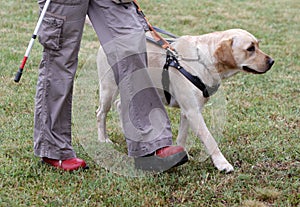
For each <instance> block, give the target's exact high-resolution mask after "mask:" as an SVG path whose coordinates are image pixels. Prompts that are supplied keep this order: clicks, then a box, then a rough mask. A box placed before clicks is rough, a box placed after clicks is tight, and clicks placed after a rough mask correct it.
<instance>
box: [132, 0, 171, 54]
mask: <svg viewBox="0 0 300 207" xmlns="http://www.w3.org/2000/svg"><path fill="white" fill-rule="evenodd" d="M133 3H134V5H135V6H136V8H137V11H138V13H140V14H141V15H142V16H143V18H144V19H145V21H146V23H147V26H148V27H149V30H150V33H151V35H152V37H153V39H154V40H155V41H156V43H157V44H158V45H160V46H161V47H162V48H163V49H165V50H167V51H169V52H171V53H173V54H174V55H175V56H177V52H176V51H175V49H174V48H173V47H172V46H171V45H170V43H169V42H168V41H167V40H165V39H164V38H163V37H162V36H161V35H160V34H159V33H158V32H157V31H156V30H155V28H154V27H153V26H152V25H151V24H150V22H149V21H148V19H147V17H146V15H145V14H144V12H143V11H142V9H141V7H140V5H139V3H138V2H137V0H133ZM169 34H170V35H172V36H174V37H175V35H173V34H171V33H169Z"/></svg>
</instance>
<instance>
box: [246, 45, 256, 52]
mask: <svg viewBox="0 0 300 207" xmlns="http://www.w3.org/2000/svg"><path fill="white" fill-rule="evenodd" d="M247 51H249V52H254V51H255V46H254V45H252V46H250V47H248V49H247Z"/></svg>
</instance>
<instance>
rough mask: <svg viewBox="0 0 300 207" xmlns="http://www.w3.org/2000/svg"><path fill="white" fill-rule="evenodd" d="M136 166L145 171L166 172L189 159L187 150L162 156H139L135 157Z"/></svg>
mask: <svg viewBox="0 0 300 207" xmlns="http://www.w3.org/2000/svg"><path fill="white" fill-rule="evenodd" d="M134 161H135V162H134V164H135V168H136V169H139V170H144V171H152V172H165V171H167V170H169V169H171V168H173V167H177V166H180V165H183V164H184V163H186V162H187V161H188V155H187V153H186V152H185V151H183V152H179V153H176V154H174V155H171V156H168V157H165V158H161V157H158V156H150V157H138V158H135V159H134Z"/></svg>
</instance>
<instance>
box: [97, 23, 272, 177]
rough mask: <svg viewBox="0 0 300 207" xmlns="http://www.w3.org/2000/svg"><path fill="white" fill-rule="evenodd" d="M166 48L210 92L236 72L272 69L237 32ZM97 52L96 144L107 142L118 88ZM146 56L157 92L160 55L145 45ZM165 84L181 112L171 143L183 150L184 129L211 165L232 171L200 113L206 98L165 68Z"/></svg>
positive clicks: (254, 45) (255, 46)
mask: <svg viewBox="0 0 300 207" xmlns="http://www.w3.org/2000/svg"><path fill="white" fill-rule="evenodd" d="M172 46H173V47H174V48H175V49H176V51H177V52H178V55H179V57H178V59H179V62H180V64H181V65H182V66H183V67H184V68H185V69H186V70H187V71H189V72H190V73H191V74H192V75H194V76H197V77H199V78H200V79H201V80H202V81H203V82H204V83H205V84H206V85H207V86H210V87H214V86H217V85H219V84H220V83H221V80H222V79H224V78H228V77H230V76H232V75H234V74H236V73H237V72H239V71H244V72H248V73H254V74H262V73H265V72H266V71H268V70H269V69H270V68H271V67H272V65H273V64H274V60H273V59H272V58H271V57H270V56H268V55H267V54H265V53H263V52H262V51H261V50H260V49H259V41H258V40H257V39H256V38H255V37H254V36H253V35H252V34H250V33H249V32H247V31H245V30H242V29H231V30H226V31H221V32H214V33H209V34H204V35H200V36H182V37H179V38H178V39H176V40H175V41H174V42H173V43H172ZM99 51H100V53H99V54H100V55H98V58H97V67H98V70H99V80H100V105H99V108H98V110H97V124H98V138H99V141H100V142H110V140H109V138H108V137H107V133H106V115H107V113H108V111H109V110H110V108H111V103H112V102H113V101H114V99H115V98H116V96H117V94H118V88H117V85H116V83H115V81H114V75H113V72H112V70H111V69H110V67H109V65H108V63H107V60H106V57H105V54H104V53H103V51H102V49H101V48H100V50H99ZM147 53H148V63H149V74H150V75H151V77H152V80H153V82H154V84H155V85H156V86H157V88H159V89H162V88H163V86H162V83H161V78H162V77H161V76H162V68H163V66H164V64H165V61H166V52H165V50H163V49H161V48H160V47H159V46H157V45H155V44H153V43H148V45H147ZM169 79H170V83H169V92H170V94H171V95H172V97H171V102H170V104H169V105H170V106H174V107H180V109H181V117H180V119H181V121H180V127H179V133H178V137H177V140H176V142H177V144H178V145H181V146H185V144H186V138H187V134H188V129H189V127H190V128H191V129H192V131H193V132H194V133H195V134H196V135H197V137H199V138H200V140H201V141H202V142H203V144H204V146H205V147H206V150H207V153H208V154H209V156H210V157H211V159H212V161H213V163H214V166H215V167H216V168H217V169H218V170H220V171H225V172H226V173H228V172H231V171H233V166H232V165H231V164H230V163H229V162H228V161H227V160H226V158H225V157H224V156H223V154H222V153H221V151H220V149H219V147H218V145H217V142H216V141H215V139H214V138H213V136H212V135H211V133H210V132H209V130H208V128H207V126H206V124H205V121H204V119H203V116H202V114H201V111H202V109H203V107H204V105H205V103H206V102H207V101H208V98H205V97H204V96H203V93H202V91H200V90H199V89H198V88H196V87H195V86H194V85H193V84H192V83H191V82H190V81H189V80H188V79H186V78H185V77H184V76H183V75H182V74H180V72H179V71H178V70H176V69H175V68H172V67H170V68H169ZM159 92H160V94H161V98H162V100H163V101H164V102H165V103H166V99H165V96H164V93H163V91H162V90H159ZM117 104H120V102H117Z"/></svg>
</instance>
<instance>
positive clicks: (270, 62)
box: [268, 58, 275, 67]
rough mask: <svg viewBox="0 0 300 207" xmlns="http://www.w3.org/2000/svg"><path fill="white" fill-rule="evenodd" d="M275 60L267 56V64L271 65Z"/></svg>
mask: <svg viewBox="0 0 300 207" xmlns="http://www.w3.org/2000/svg"><path fill="white" fill-rule="evenodd" d="M274 63H275V60H273V59H272V58H269V62H268V64H269V65H270V67H272V65H274Z"/></svg>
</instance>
